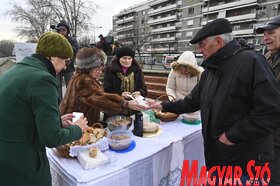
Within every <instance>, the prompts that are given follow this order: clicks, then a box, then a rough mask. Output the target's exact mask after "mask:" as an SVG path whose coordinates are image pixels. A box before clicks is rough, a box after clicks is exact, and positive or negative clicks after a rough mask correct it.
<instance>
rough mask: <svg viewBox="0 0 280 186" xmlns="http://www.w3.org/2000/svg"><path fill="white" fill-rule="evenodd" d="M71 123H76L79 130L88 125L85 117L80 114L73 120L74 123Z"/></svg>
mask: <svg viewBox="0 0 280 186" xmlns="http://www.w3.org/2000/svg"><path fill="white" fill-rule="evenodd" d="M72 124H73V125H77V126H79V127H80V128H81V130H82V131H83V132H84V131H85V130H86V129H87V127H88V125H87V124H88V121H87V118H85V117H84V116H81V117H80V118H79V119H78V120H77V121H75V122H74V123H72Z"/></svg>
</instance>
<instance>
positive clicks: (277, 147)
mask: <svg viewBox="0 0 280 186" xmlns="http://www.w3.org/2000/svg"><path fill="white" fill-rule="evenodd" d="M256 32H257V33H259V34H260V33H263V34H264V38H263V40H264V44H265V45H266V47H267V50H268V52H267V53H266V55H265V57H266V58H267V60H268V62H269V64H270V65H271V67H272V70H273V72H274V73H275V75H276V80H277V82H278V83H279V84H280V16H277V17H275V18H274V19H273V20H272V21H270V22H268V23H267V24H265V25H263V26H261V27H259V28H257V30H256ZM274 151H275V152H274V153H275V163H274V169H273V175H272V179H271V183H273V184H275V185H277V184H278V185H280V129H278V130H277V131H276V132H275V133H274Z"/></svg>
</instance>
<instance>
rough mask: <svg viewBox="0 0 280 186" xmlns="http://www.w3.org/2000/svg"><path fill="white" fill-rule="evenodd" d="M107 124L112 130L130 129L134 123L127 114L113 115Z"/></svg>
mask: <svg viewBox="0 0 280 186" xmlns="http://www.w3.org/2000/svg"><path fill="white" fill-rule="evenodd" d="M106 124H107V127H108V129H109V130H110V131H115V130H128V129H129V127H130V126H131V124H132V119H131V118H130V117H127V116H113V117H110V118H108V119H107V120H106Z"/></svg>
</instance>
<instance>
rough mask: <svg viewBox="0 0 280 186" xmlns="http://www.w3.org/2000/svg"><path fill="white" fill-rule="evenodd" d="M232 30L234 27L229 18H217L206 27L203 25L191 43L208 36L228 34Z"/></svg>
mask: <svg viewBox="0 0 280 186" xmlns="http://www.w3.org/2000/svg"><path fill="white" fill-rule="evenodd" d="M230 32H232V27H231V24H230V22H229V21H228V20H227V19H224V18H221V19H215V20H214V21H212V22H209V23H207V24H206V25H205V26H204V27H202V28H201V29H200V30H199V31H198V32H197V34H196V35H195V36H194V38H193V39H192V40H191V41H190V43H191V44H196V43H198V42H200V41H202V40H203V39H205V38H207V37H210V36H216V35H220V34H226V33H230Z"/></svg>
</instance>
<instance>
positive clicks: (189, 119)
mask: <svg viewBox="0 0 280 186" xmlns="http://www.w3.org/2000/svg"><path fill="white" fill-rule="evenodd" d="M199 119H200V116H199V114H198V113H193V114H184V115H183V120H184V121H186V122H187V123H195V122H196V121H198V120H199Z"/></svg>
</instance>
